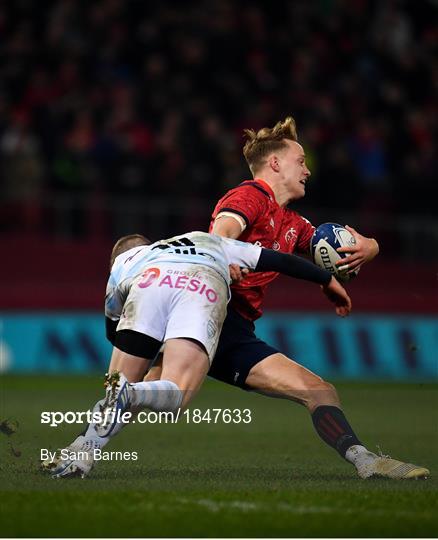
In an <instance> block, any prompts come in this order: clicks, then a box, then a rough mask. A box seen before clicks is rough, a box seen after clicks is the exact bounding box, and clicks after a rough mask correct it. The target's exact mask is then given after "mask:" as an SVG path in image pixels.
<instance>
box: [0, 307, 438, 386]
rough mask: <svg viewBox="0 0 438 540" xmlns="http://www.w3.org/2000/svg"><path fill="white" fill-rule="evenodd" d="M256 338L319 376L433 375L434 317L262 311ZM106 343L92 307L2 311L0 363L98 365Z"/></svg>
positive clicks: (437, 338)
mask: <svg viewBox="0 0 438 540" xmlns="http://www.w3.org/2000/svg"><path fill="white" fill-rule="evenodd" d="M257 330H258V335H259V337H260V338H262V339H264V340H266V341H268V342H269V343H270V344H272V345H274V346H276V347H278V348H279V350H281V351H282V352H284V354H286V355H287V356H289V357H290V358H293V359H296V360H297V361H298V362H299V363H301V364H303V365H305V366H306V367H307V368H309V369H311V370H313V371H315V372H317V373H318V374H319V375H321V376H324V377H334V378H348V379H360V378H362V379H371V378H379V379H393V380H425V381H429V380H437V379H438V317H426V316H397V315H385V316H383V315H369V314H367V315H360V314H359V315H357V314H356V315H351V316H350V317H348V318H347V319H340V318H338V317H335V316H333V315H325V314H298V313H293V312H277V313H274V312H271V313H266V314H265V315H264V316H263V318H262V319H261V320H260V321H258V323H257ZM110 354H111V345H110V344H109V343H108V342H107V341H106V339H105V329H104V321H103V317H102V316H101V315H100V314H97V313H89V312H84V313H74V314H73V313H56V314H53V313H50V314H41V313H29V314H10V313H8V314H3V315H2V316H0V369H1V371H2V372H8V373H87V372H97V371H104V370H105V369H106V367H107V366H108V362H109V358H110Z"/></svg>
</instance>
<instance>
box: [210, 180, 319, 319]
mask: <svg viewBox="0 0 438 540" xmlns="http://www.w3.org/2000/svg"><path fill="white" fill-rule="evenodd" d="M221 212H230V213H233V214H237V215H238V216H240V217H241V218H242V219H243V220H244V221H245V224H246V228H245V230H244V231H243V232H242V234H241V235H240V236H239V240H241V241H242V242H250V243H252V244H256V245H258V246H262V247H264V248H269V249H274V250H276V251H283V252H285V253H291V252H293V251H298V252H306V253H309V245H310V239H311V237H312V235H313V232H314V230H315V228H314V227H313V225H312V224H311V223H309V221H307V219H305V218H303V217H302V216H300V214H298V213H297V212H294V211H293V210H290V209H289V208H286V207H281V206H279V204H278V203H277V201H276V200H275V197H274V193H273V191H272V189H271V188H270V186H269V185H268V184H267V183H266V182H264V181H263V180H260V179H256V180H249V181H246V182H242V183H241V184H239V185H238V186H237V187H235V188H234V189H231V190H230V191H228V192H227V193H226V194H225V195H224V196H223V197H222V199H220V201H219V202H218V203H217V205H216V208H215V209H214V211H213V214H212V221H211V224H210V231H211V229H212V227H213V223H214V220H215V219H216V216H217V215H218V214H220V213H221ZM277 276H278V273H277V272H254V273H250V274H248V276H247V277H246V278H245V279H244V280H243V281H241V282H240V283H239V284H236V285H232V287H231V289H232V292H233V294H232V297H231V305H232V307H233V308H234V309H235V310H236V311H237V312H239V313H240V314H241V315H242V316H243V317H245V318H246V319H250V320H251V321H254V320H256V319H258V318H259V317H260V316H261V314H262V302H263V298H264V295H265V291H266V287H267V286H268V284H269V283H270V282H271V281H272V280H273V279H275V278H276V277H277Z"/></svg>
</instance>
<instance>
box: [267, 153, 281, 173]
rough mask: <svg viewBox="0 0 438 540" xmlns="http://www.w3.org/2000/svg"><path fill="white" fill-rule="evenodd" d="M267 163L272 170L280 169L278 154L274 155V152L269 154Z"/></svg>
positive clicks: (277, 170)
mask: <svg viewBox="0 0 438 540" xmlns="http://www.w3.org/2000/svg"><path fill="white" fill-rule="evenodd" d="M268 163H269V166H270V167H271V169H272V170H273V171H274V172H279V171H280V162H279V160H278V156H276V155H275V154H272V156H270V158H269V160H268Z"/></svg>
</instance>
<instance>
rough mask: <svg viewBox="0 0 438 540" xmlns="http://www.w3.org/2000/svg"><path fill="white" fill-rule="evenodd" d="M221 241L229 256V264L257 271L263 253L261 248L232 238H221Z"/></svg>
mask: <svg viewBox="0 0 438 540" xmlns="http://www.w3.org/2000/svg"><path fill="white" fill-rule="evenodd" d="M220 239H221V242H222V246H223V248H224V251H225V253H226V255H227V259H228V264H238V265H239V266H241V267H242V268H251V269H252V270H254V269H255V267H256V266H257V264H258V262H259V259H260V253H261V251H262V248H261V247H260V246H255V245H254V244H249V243H247V242H240V241H239V240H233V239H231V238H224V237H220Z"/></svg>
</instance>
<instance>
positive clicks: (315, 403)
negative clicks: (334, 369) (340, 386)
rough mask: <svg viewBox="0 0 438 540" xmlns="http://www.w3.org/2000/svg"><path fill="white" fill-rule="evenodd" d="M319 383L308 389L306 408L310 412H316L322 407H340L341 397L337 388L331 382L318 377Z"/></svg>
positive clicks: (316, 382)
mask: <svg viewBox="0 0 438 540" xmlns="http://www.w3.org/2000/svg"><path fill="white" fill-rule="evenodd" d="M318 379H319V381H315V382H314V384H312V385H311V387H310V388H309V389H308V392H307V396H306V403H305V404H306V406H307V408H308V409H309V410H310V411H313V410H315V409H316V408H317V407H319V406H321V405H334V406H339V405H340V402H339V396H338V392H337V391H336V388H335V387H334V386H333V385H332V384H331V383H329V382H327V381H324V380H323V379H320V378H319V377H318Z"/></svg>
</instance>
